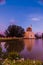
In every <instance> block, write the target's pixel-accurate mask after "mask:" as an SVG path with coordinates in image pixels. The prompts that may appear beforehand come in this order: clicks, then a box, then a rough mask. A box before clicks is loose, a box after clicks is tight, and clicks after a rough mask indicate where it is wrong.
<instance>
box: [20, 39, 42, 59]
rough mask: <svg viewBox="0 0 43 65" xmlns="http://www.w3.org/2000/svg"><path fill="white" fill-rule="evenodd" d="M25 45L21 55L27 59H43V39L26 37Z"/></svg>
mask: <svg viewBox="0 0 43 65" xmlns="http://www.w3.org/2000/svg"><path fill="white" fill-rule="evenodd" d="M24 43H25V47H24V49H23V50H22V51H21V56H22V57H24V58H25V59H35V60H36V59H37V60H43V40H42V39H27V40H26V39H25V40H24Z"/></svg>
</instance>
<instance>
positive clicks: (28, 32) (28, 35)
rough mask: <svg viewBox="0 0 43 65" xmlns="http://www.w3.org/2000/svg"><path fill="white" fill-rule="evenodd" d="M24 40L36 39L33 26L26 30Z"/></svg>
mask: <svg viewBox="0 0 43 65" xmlns="http://www.w3.org/2000/svg"><path fill="white" fill-rule="evenodd" d="M24 38H35V34H34V32H33V31H32V26H30V27H28V28H27V29H26V32H25V34H24Z"/></svg>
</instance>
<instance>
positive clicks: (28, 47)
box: [24, 39, 35, 51]
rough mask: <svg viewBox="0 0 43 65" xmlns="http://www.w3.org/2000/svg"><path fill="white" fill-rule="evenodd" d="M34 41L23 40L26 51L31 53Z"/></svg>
mask: <svg viewBox="0 0 43 65" xmlns="http://www.w3.org/2000/svg"><path fill="white" fill-rule="evenodd" d="M34 42H35V41H34V39H24V44H25V47H26V48H27V50H29V51H31V50H32V47H33V46H34Z"/></svg>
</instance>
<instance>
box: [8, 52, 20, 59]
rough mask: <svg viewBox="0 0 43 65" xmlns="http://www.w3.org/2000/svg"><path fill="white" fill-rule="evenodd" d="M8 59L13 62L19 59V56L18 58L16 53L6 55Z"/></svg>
mask: <svg viewBox="0 0 43 65" xmlns="http://www.w3.org/2000/svg"><path fill="white" fill-rule="evenodd" d="M8 58H9V59H11V60H13V59H15V60H16V59H19V58H20V56H19V54H18V53H17V52H10V53H9V54H8Z"/></svg>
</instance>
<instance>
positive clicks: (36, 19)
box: [32, 17, 40, 21]
mask: <svg viewBox="0 0 43 65" xmlns="http://www.w3.org/2000/svg"><path fill="white" fill-rule="evenodd" d="M32 20H33V21H40V19H39V18H35V17H34V18H32Z"/></svg>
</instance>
